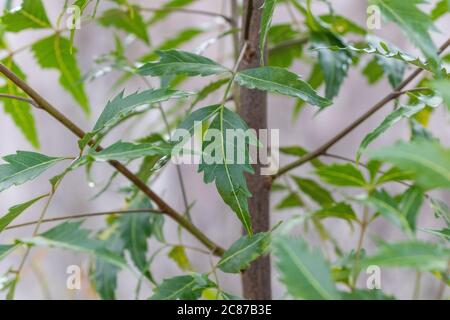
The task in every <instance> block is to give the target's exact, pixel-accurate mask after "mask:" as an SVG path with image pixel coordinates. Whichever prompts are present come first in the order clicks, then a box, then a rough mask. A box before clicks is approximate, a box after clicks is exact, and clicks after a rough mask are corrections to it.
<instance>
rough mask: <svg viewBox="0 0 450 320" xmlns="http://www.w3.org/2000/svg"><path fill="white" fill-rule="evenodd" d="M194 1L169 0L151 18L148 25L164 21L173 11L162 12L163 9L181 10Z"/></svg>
mask: <svg viewBox="0 0 450 320" xmlns="http://www.w3.org/2000/svg"><path fill="white" fill-rule="evenodd" d="M194 1H196V0H170V1H168V2H166V3H165V4H164V5H162V6H161V10H160V11H157V12H155V14H154V15H153V17H152V18H151V19H150V21H149V25H152V24H155V23H156V22H159V21H161V20H163V19H165V18H166V17H167V16H168V15H170V14H171V13H172V12H173V11H171V10H164V9H167V8H168V9H170V8H182V7H186V6H188V5H190V4H191V3H193V2H194Z"/></svg>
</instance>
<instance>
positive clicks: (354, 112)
mask: <svg viewBox="0 0 450 320" xmlns="http://www.w3.org/2000/svg"><path fill="white" fill-rule="evenodd" d="M136 2H138V1H136ZM162 2H163V1H140V3H142V4H143V5H147V6H152V7H156V6H158V5H159V4H160V3H162ZM331 2H332V3H333V4H334V6H335V8H336V11H337V12H338V13H343V14H344V15H346V16H351V17H352V18H353V19H354V20H355V21H357V22H359V23H360V24H361V25H365V19H366V15H365V11H366V1H361V0H335V1H331ZM44 3H45V5H46V8H47V10H48V13H49V16H50V17H52V19H55V17H56V16H57V15H58V13H59V10H60V8H61V5H62V3H63V0H46V1H44ZM192 8H198V9H203V10H211V11H216V12H220V11H221V10H225V12H228V11H229V4H228V1H227V0H223V1H220V0H199V1H197V2H196V3H195V4H194V5H192ZM322 9H323V8H322V7H321V6H318V10H322ZM288 19H289V15H288V13H287V11H286V10H285V8H284V7H282V6H280V8H279V9H278V10H277V12H276V17H275V19H274V21H275V22H281V21H289V20H288ZM199 24H201V25H202V26H204V27H205V28H208V29H209V30H211V32H209V33H206V34H205V35H203V36H201V37H198V38H196V39H195V40H194V41H193V42H191V43H190V44H188V45H187V46H185V47H184V49H186V50H194V49H196V48H197V47H198V46H199V45H201V44H202V43H203V42H204V41H205V40H207V39H208V38H210V37H211V36H212V35H213V34H217V33H218V31H219V30H220V29H221V28H222V29H224V28H226V26H225V25H222V26H221V25H220V21H218V20H217V19H214V18H209V17H203V16H197V15H187V14H175V15H173V16H171V17H170V18H169V19H167V20H165V21H164V22H162V23H159V24H158V25H156V26H154V27H152V28H151V29H150V30H149V32H150V35H151V39H152V42H153V43H154V44H158V43H159V42H160V41H161V40H162V39H164V38H166V37H169V36H171V35H174V34H176V33H177V31H178V30H181V29H183V28H184V27H186V26H198V25H199ZM437 25H438V28H439V30H441V33H435V34H433V36H434V39H435V42H436V43H437V44H441V43H442V42H443V41H444V40H445V39H446V38H447V37H448V32H447V30H448V28H449V27H450V21H449V20H448V18H446V19H441V20H440V21H439V23H438V24H437ZM376 33H377V34H378V35H380V36H382V37H385V38H387V39H389V40H390V41H392V42H394V43H395V44H396V45H398V46H400V47H402V48H404V49H407V50H409V51H410V52H414V53H417V50H416V49H414V48H412V47H411V45H410V44H409V42H408V40H407V39H406V38H405V37H404V35H403V34H402V33H401V32H400V31H399V30H398V29H397V28H396V27H395V26H393V25H392V24H383V28H382V30H379V31H377V32H376ZM47 34H48V32H45V31H44V32H42V31H31V32H22V33H20V34H12V35H10V36H9V39H10V43H11V46H12V47H13V48H18V47H21V46H23V45H25V44H28V43H30V42H32V41H35V40H36V39H39V38H40V37H42V36H45V35H47ZM76 46H77V47H78V48H79V53H78V57H79V61H80V68H81V69H82V70H83V73H84V72H86V71H88V70H89V69H90V67H91V66H92V65H93V58H94V57H95V56H97V55H99V54H101V53H106V52H107V51H108V50H109V49H111V48H112V47H113V41H112V37H111V32H108V31H106V30H105V29H103V28H101V27H98V26H95V25H86V26H84V27H83V28H82V30H80V31H78V32H77V35H76ZM128 49H129V51H128V52H129V53H130V55H131V56H132V57H137V56H139V55H141V54H143V53H145V52H146V51H145V50H146V49H145V47H144V46H143V45H142V44H140V43H139V42H138V41H137V42H134V43H133V44H132V45H131V47H129V48H128ZM223 52H231V46H230V42H229V41H225V42H223V43H222V44H215V45H213V46H211V47H210V48H209V49H208V50H207V52H206V54H207V55H208V56H210V57H211V58H215V59H224V63H226V64H228V65H231V64H232V61H230V60H229V59H228V56H227V55H224V54H223ZM16 59H17V62H18V64H19V65H20V66H21V67H22V68H23V70H24V71H25V72H26V74H27V76H28V82H29V83H30V84H31V85H32V86H33V87H34V88H35V89H37V91H38V92H40V93H41V94H42V95H43V96H44V97H46V98H47V99H48V100H49V101H51V102H52V103H54V104H55V105H56V106H57V107H58V108H59V110H61V111H62V112H64V113H65V114H66V115H69V116H70V117H71V118H72V119H73V120H74V121H75V122H76V123H77V124H79V125H80V126H81V127H83V128H84V129H86V130H88V129H89V128H91V127H92V125H93V122H94V121H95V119H96V117H97V116H98V115H99V113H100V112H101V110H102V108H103V106H104V105H105V103H106V102H107V100H108V99H109V98H111V97H112V96H114V95H115V94H117V92H118V90H112V89H111V86H112V83H114V80H115V79H116V76H117V75H116V74H112V75H108V76H106V77H103V78H100V79H98V80H96V81H94V82H91V83H87V84H86V91H87V92H88V94H89V98H90V102H91V105H92V109H93V115H92V117H91V119H86V117H85V116H84V115H83V114H82V112H81V109H80V108H79V107H78V106H77V105H76V103H75V102H74V101H73V99H72V98H71V96H69V95H68V94H67V93H65V92H64V91H63V90H62V89H61V88H60V86H59V84H58V74H57V72H54V71H48V70H42V69H40V68H39V67H38V66H37V65H36V63H35V61H34V59H33V57H32V54H30V53H29V51H25V52H23V53H21V54H20V55H18V56H17V58H16ZM293 69H294V70H295V71H296V72H297V73H299V74H301V75H303V76H305V77H306V76H307V75H308V72H309V67H308V66H304V65H301V64H299V63H297V64H296V65H295V67H293ZM208 81H209V80H204V79H199V80H195V81H193V82H189V83H188V84H187V85H185V87H186V88H189V89H195V88H199V87H200V85H201V84H202V83H207V82H208ZM155 84H156V82H155ZM139 88H145V87H144V84H143V83H142V82H140V81H139V80H134V81H132V82H130V83H128V84H127V86H126V89H127V92H132V91H133V90H135V89H139ZM389 90H391V89H390V87H389V84H388V83H387V81H382V82H380V83H379V84H377V85H376V86H373V87H369V86H368V85H367V81H366V79H365V78H364V77H362V76H361V73H360V70H359V69H358V70H351V72H350V75H349V78H348V79H347V80H346V81H345V84H344V86H343V89H342V90H341V92H340V94H339V97H338V98H336V100H335V102H334V106H333V107H331V108H329V109H328V110H327V111H326V112H322V113H321V114H320V115H318V116H314V115H315V114H314V113H315V111H316V110H315V109H314V108H312V107H307V108H305V109H304V110H303V111H302V116H301V118H300V120H298V121H295V122H294V121H293V120H292V119H291V110H292V108H291V105H293V104H294V101H293V100H292V99H288V98H283V97H273V96H271V97H270V99H269V102H270V104H269V105H270V107H269V111H270V112H269V117H270V127H271V128H278V129H280V134H281V141H282V144H283V145H302V146H304V147H307V148H313V147H314V146H317V145H319V144H320V143H322V142H324V141H326V140H327V139H329V138H330V137H332V136H333V135H334V134H335V133H336V132H337V131H338V130H339V129H340V128H342V127H344V126H346V125H348V124H349V123H350V122H351V120H352V119H354V118H356V117H357V116H359V115H360V114H362V113H363V112H364V111H365V110H367V108H369V107H370V106H371V105H373V104H374V103H375V102H377V101H378V100H380V98H381V97H383V96H384V95H385V94H386V93H387V92H388V91H389ZM215 99H216V101H217V99H218V98H217V97H216V98H215ZM211 101H214V100H211ZM207 102H210V101H206V102H205V103H207ZM390 110H392V107H391V106H387V107H385V108H384V109H383V110H382V111H380V112H378V113H377V114H376V115H375V116H373V117H372V118H370V119H369V120H368V121H366V122H365V123H364V124H363V125H362V126H360V127H359V128H358V129H357V130H354V132H353V133H352V134H350V135H349V136H348V137H346V138H345V139H343V140H342V141H341V142H340V143H339V144H337V145H336V146H335V147H334V148H333V152H334V153H338V154H341V155H346V156H349V157H352V156H353V155H354V153H355V151H356V149H357V146H358V145H359V143H360V141H361V139H362V137H363V136H364V135H365V134H366V133H367V132H368V131H369V130H371V129H373V128H374V127H375V126H376V125H377V124H378V123H380V121H381V120H382V119H383V117H384V116H385V115H386V114H387V113H388V112H389V111H390ZM34 114H35V116H36V120H37V126H38V131H39V137H40V140H41V142H42V149H41V152H42V153H45V154H48V155H75V154H76V153H77V145H76V139H75V138H74V136H73V135H72V134H70V133H68V132H67V130H66V129H64V128H63V127H61V125H59V124H57V123H55V122H54V121H53V120H52V119H50V118H49V117H48V116H47V115H46V114H44V113H42V112H38V111H35V112H34ZM155 119H157V121H156V122H155V121H154V120H155ZM158 119H159V118H158V114H157V113H156V112H154V113H152V115H150V117H149V118H147V119H146V120H145V121H141V122H139V123H138V126H135V127H133V128H132V129H133V130H130V129H131V128H130V127H129V126H127V125H125V126H124V132H119V131H116V132H115V133H114V136H116V137H121V136H123V134H125V136H124V139H126V137H130V136H135V135H136V134H148V133H151V132H153V131H154V130H155V126H157V127H158V128H160V127H161V126H162V124H161V123H160V121H159V120H158ZM430 128H431V129H432V130H433V132H434V133H435V134H436V135H437V136H438V137H440V138H441V139H442V140H443V141H444V144H447V145H448V141H449V139H448V138H449V133H450V131H449V128H450V127H449V126H448V115H447V114H446V112H444V110H443V108H440V109H439V110H438V111H437V112H435V113H434V115H433V117H432V120H431V124H430ZM407 136H408V128H407V126H406V125H405V124H404V123H402V124H399V125H396V126H395V128H394V129H392V130H390V131H389V133H388V134H385V135H384V136H383V137H382V138H380V139H378V140H377V141H376V142H375V143H374V146H377V145H386V144H389V143H392V142H394V141H395V140H397V139H399V138H405V137H407ZM17 149H20V150H30V149H31V147H30V145H29V144H28V143H27V141H26V140H24V138H23V136H22V134H21V133H20V132H19V131H18V130H17V129H16V128H15V126H14V124H13V123H12V121H11V119H10V117H9V116H6V115H5V114H4V113H3V111H2V112H1V113H0V154H1V155H6V154H10V153H14V152H15V150H17ZM288 160H289V161H291V160H292V159H284V158H283V159H282V163H286V162H287V161H288ZM61 169H62V167H61V166H59V167H58V168H55V169H52V170H50V172H48V173H47V174H45V176H44V177H41V178H39V179H37V180H36V181H34V182H31V183H27V184H26V185H23V186H21V187H17V188H11V189H9V190H7V191H5V192H3V193H2V194H1V195H0V214H4V213H5V212H6V211H7V209H8V208H9V207H10V206H12V205H14V204H17V203H19V202H21V201H27V200H29V199H31V198H33V197H35V196H37V195H40V194H42V193H45V192H48V187H49V185H48V184H47V183H46V177H47V178H49V177H52V176H53V175H54V174H56V173H58V172H59V171H60V170H61ZM182 169H183V175H184V177H185V180H186V184H187V189H188V196H189V199H190V200H191V201H193V200H194V199H198V201H197V202H196V205H195V207H194V208H193V210H192V213H193V216H194V221H195V223H196V224H197V225H198V226H199V227H200V228H201V229H203V230H205V232H206V233H207V234H208V236H210V237H211V238H212V239H214V240H215V241H217V242H218V243H220V244H222V245H223V246H225V247H226V246H228V245H229V244H230V243H231V242H232V241H233V240H235V239H236V238H237V237H238V236H239V233H240V228H241V227H240V224H239V222H238V221H237V219H236V218H235V216H234V215H233V214H232V213H231V212H230V210H229V208H228V207H227V206H226V205H224V204H223V202H222V201H221V200H220V199H219V197H218V195H217V192H216V190H215V188H214V186H213V185H204V184H203V183H202V177H201V175H199V174H197V173H196V168H195V167H194V166H183V168H182ZM309 170H310V169H309V168H304V169H302V172H303V173H308V171H309ZM111 172H112V171H111V169H110V168H109V167H108V166H107V165H101V164H100V165H96V166H95V170H94V173H95V180H96V182H98V183H100V184H101V183H104V182H105V181H106V179H107V178H108V177H109V175H110V173H111ZM120 182H123V180H120ZM119 185H120V183H116V184H115V185H114V186H115V188H117V187H118V186H119ZM122 185H123V184H122ZM394 188H397V187H396V186H395V187H394ZM155 189H156V190H157V191H158V192H159V194H161V195H162V196H163V198H164V199H166V200H167V201H168V202H169V203H170V204H171V205H172V206H174V207H175V208H176V209H179V210H180V211H181V210H182V209H183V202H182V198H181V194H180V191H179V186H178V181H177V178H176V172H175V170H174V168H173V165H170V168H168V169H166V171H165V173H164V174H163V176H162V177H161V178H160V179H159V180H158V183H157V185H156V186H155ZM97 190H98V189H97V188H95V189H91V188H89V186H88V183H87V181H86V179H85V176H84V173H83V171H82V170H80V171H77V172H76V173H72V174H70V175H69V176H68V177H67V178H66V179H65V180H64V182H63V184H62V186H61V188H60V190H59V191H58V193H57V195H56V197H55V199H54V201H53V202H52V204H51V207H50V210H49V212H48V216H49V217H55V216H60V215H67V214H72V213H83V212H93V211H99V210H111V209H117V208H120V207H121V206H122V205H123V199H122V197H121V196H120V195H117V194H116V193H114V192H108V193H106V194H105V195H103V196H102V197H101V198H100V199H97V200H95V201H91V200H90V198H91V196H92V195H93V194H94V193H95V191H97ZM113 190H114V188H113ZM436 196H438V197H439V198H440V199H444V200H445V199H448V193H436ZM278 200H279V196H274V197H273V203H276V202H277V201H278ZM40 205H41V204H40ZM40 205H36V206H34V207H33V208H32V210H29V211H28V212H26V214H24V215H23V216H22V217H21V218H20V219H18V221H28V220H31V219H35V218H36V217H37V216H38V214H39V212H40ZM426 207H427V206H426V205H425V206H424V208H426ZM293 213H294V214H299V213H301V212H299V211H296V210H292V211H291V212H283V213H279V212H275V211H274V212H273V218H272V221H273V222H276V221H279V220H280V219H286V218H287V217H289V216H290V215H291V214H293ZM102 224H103V219H102V218H95V219H90V220H89V221H88V222H86V223H85V225H86V226H89V227H93V228H95V227H99V226H101V225H102ZM328 225H329V226H330V228H331V229H332V233H333V234H334V235H335V236H336V237H337V238H338V239H340V240H341V243H342V245H343V247H344V248H345V249H348V250H350V249H351V248H354V246H355V242H356V237H357V234H358V232H357V230H356V231H355V233H354V234H352V233H350V232H349V231H348V228H347V226H346V225H345V224H343V223H338V222H332V223H331V224H328ZM437 225H439V224H438V222H437V221H436V220H435V219H434V217H433V216H432V214H431V213H430V212H429V210H426V209H424V210H423V212H422V214H421V217H420V226H421V227H435V226H437ZM49 226H50V225H45V226H44V227H43V229H44V230H45V229H46V228H48V227H49ZM175 230H176V228H175V225H174V224H173V223H172V222H171V221H167V223H166V234H167V237H168V238H169V239H170V240H172V241H176V238H175ZM31 232H32V228H23V229H20V230H14V231H6V232H3V233H2V235H1V236H0V241H1V243H7V242H8V241H11V240H13V239H14V238H18V237H26V236H30V234H31ZM376 232H377V234H378V235H381V236H383V237H384V238H386V239H401V235H399V234H398V232H397V230H396V229H395V228H394V227H392V226H390V225H388V224H386V223H382V222H377V223H376V225H375V226H374V227H373V228H372V229H371V231H370V233H369V235H370V234H375V233H376ZM421 237H424V238H425V236H424V235H423V234H421ZM185 239H187V241H188V242H189V243H192V244H194V245H196V246H199V247H201V245H200V244H198V243H197V242H196V241H194V240H192V239H191V237H189V236H185ZM312 239H313V241H315V240H314V239H316V237H314V236H312ZM350 240H352V241H350ZM368 240H369V238H368ZM154 246H155V244H154V243H153V242H151V243H150V245H149V248H150V252H152V250H154ZM368 247H369V248H372V249H373V247H372V245H371V244H370V241H369V245H368ZM21 257H22V253H20V252H17V253H15V254H13V255H11V256H10V257H9V258H7V259H6V260H4V261H3V262H2V263H1V265H0V272H1V273H3V272H4V271H6V269H7V268H8V267H9V266H11V265H15V264H17V263H18V261H19V260H20V259H21ZM161 257H162V258H160V259H158V260H157V261H156V263H155V266H154V275H155V277H156V279H158V280H161V279H163V278H165V277H169V276H174V275H177V274H181V271H179V269H178V268H177V267H176V265H175V264H174V263H173V262H172V261H170V260H168V259H167V258H164V257H163V256H161ZM189 257H190V258H191V261H192V263H193V265H194V266H195V267H196V268H198V270H199V271H208V270H210V261H209V258H208V257H205V256H202V255H199V254H196V253H192V252H189ZM70 264H77V265H81V266H82V267H83V270H84V271H86V270H87V266H88V259H87V258H86V256H84V255H77V254H72V253H68V252H64V251H61V250H44V249H33V251H32V254H31V256H30V258H29V259H28V263H27V265H26V267H25V268H24V270H23V273H22V280H21V281H20V284H19V286H18V288H17V294H16V296H17V298H22V299H42V298H53V299H86V298H87V299H94V298H96V294H95V293H94V292H93V290H92V289H91V288H90V287H89V282H88V279H87V273H86V272H84V274H83V275H84V277H85V279H84V282H83V288H82V290H81V291H69V290H67V288H66V277H67V275H66V268H67V266H68V265H70ZM277 277H278V276H277V274H276V273H275V272H274V273H273V284H274V297H275V298H282V297H283V296H284V294H285V291H284V289H283V287H282V286H280V285H279V283H278V281H277ZM414 277H415V276H414V272H411V271H406V270H383V275H382V287H383V289H384V290H385V291H386V292H388V293H392V294H396V295H397V296H398V297H400V298H403V299H407V298H410V297H411V294H412V288H413V282H414ZM361 281H362V283H364V281H365V275H364V274H363V275H362V277H361ZM135 283H136V281H135V278H134V277H133V276H132V275H131V274H129V273H127V272H122V273H121V275H120V281H119V290H118V297H119V298H122V299H132V298H133V297H134V286H135ZM220 284H221V286H222V287H223V288H224V289H225V290H226V291H229V292H232V293H235V294H240V291H241V289H240V284H239V278H238V277H236V276H230V275H225V274H220ZM437 284H438V283H437V281H435V280H433V279H432V278H431V277H430V276H426V277H424V278H423V291H422V298H434V297H435V294H436V289H437ZM150 292H151V290H150V288H149V287H148V286H147V285H146V284H144V286H143V290H142V294H141V298H144V297H147V296H148V294H150Z"/></svg>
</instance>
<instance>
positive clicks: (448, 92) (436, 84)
mask: <svg viewBox="0 0 450 320" xmlns="http://www.w3.org/2000/svg"><path fill="white" fill-rule="evenodd" d="M431 86H432V87H433V88H434V89H435V90H436V91H437V92H439V94H440V95H441V96H442V98H443V99H444V103H445V104H446V105H447V108H448V109H449V110H450V80H435V81H432V82H431Z"/></svg>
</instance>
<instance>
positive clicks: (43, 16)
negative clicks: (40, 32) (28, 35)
mask: <svg viewBox="0 0 450 320" xmlns="http://www.w3.org/2000/svg"><path fill="white" fill-rule="evenodd" d="M2 25H4V26H5V31H9V32H19V31H22V30H26V29H47V28H51V27H52V26H51V24H50V21H49V20H48V17H47V13H46V12H45V8H44V5H43V4H42V1H41V0H23V2H22V5H21V7H20V8H19V9H18V10H17V11H8V12H6V14H5V15H4V16H3V17H2Z"/></svg>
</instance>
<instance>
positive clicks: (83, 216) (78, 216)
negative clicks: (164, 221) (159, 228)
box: [5, 209, 162, 230]
mask: <svg viewBox="0 0 450 320" xmlns="http://www.w3.org/2000/svg"><path fill="white" fill-rule="evenodd" d="M137 213H156V214H161V213H162V212H161V211H158V210H151V209H135V210H116V211H103V212H92V213H81V214H73V215H69V216H62V217H55V218H47V219H42V221H41V224H43V223H50V222H58V221H65V220H73V219H86V218H94V217H100V216H109V215H114V214H117V215H126V214H137ZM38 223H39V220H35V221H29V222H24V223H20V224H14V225H11V226H8V227H6V228H5V230H11V229H18V228H23V227H28V226H32V225H35V224H38Z"/></svg>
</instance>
